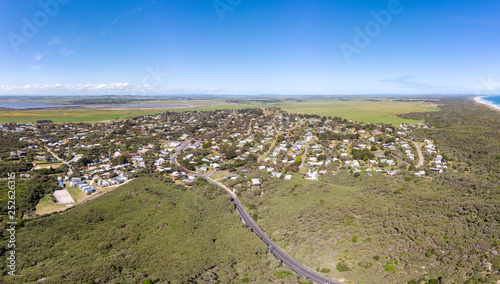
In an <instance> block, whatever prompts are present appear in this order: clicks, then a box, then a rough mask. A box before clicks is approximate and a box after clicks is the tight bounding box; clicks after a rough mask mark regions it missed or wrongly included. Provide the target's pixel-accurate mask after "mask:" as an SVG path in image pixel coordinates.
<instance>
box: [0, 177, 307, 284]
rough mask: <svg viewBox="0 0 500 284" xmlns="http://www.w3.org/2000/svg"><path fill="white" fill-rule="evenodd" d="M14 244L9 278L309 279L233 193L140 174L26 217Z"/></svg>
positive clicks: (106, 280) (50, 280) (5, 277)
mask: <svg viewBox="0 0 500 284" xmlns="http://www.w3.org/2000/svg"><path fill="white" fill-rule="evenodd" d="M16 244H17V248H16V254H17V255H18V259H17V267H16V270H17V271H16V274H17V275H18V276H16V277H12V276H10V275H6V273H7V271H8V268H6V266H5V265H6V263H5V261H6V259H5V258H4V257H2V275H3V281H5V282H8V283H10V282H16V283H27V282H33V281H36V280H39V279H44V278H45V279H46V280H45V281H44V282H42V283H62V282H64V283H140V282H144V281H145V282H148V280H152V281H153V283H230V282H231V283H242V282H260V283H262V282H269V281H272V282H274V281H285V282H286V283H297V282H298V281H299V280H301V281H304V279H303V278H300V277H298V276H297V274H295V273H293V272H292V273H291V274H290V273H289V272H291V271H290V270H289V269H287V268H286V267H283V266H281V264H280V262H279V261H277V260H276V259H275V258H274V256H272V255H271V254H270V253H269V252H268V249H267V247H266V245H265V244H264V243H263V242H262V241H261V240H260V239H259V238H258V237H257V236H256V235H255V234H253V233H252V232H251V231H250V230H249V229H248V228H247V227H246V226H245V225H244V224H243V223H242V222H241V221H240V220H239V217H238V215H237V213H236V212H235V210H234V205H233V203H232V202H231V201H230V198H229V196H227V195H226V194H225V193H223V192H222V191H221V190H220V189H218V188H215V187H213V186H212V185H209V184H207V183H203V184H201V185H198V186H196V187H193V188H189V189H186V188H185V187H184V186H178V185H174V184H172V183H164V182H160V181H159V180H156V179H151V178H139V179H136V180H134V181H132V182H130V183H128V184H126V185H124V186H122V187H120V188H118V189H116V190H115V191H113V192H110V193H108V194H106V195H105V196H102V197H100V198H97V199H95V200H93V201H90V202H88V203H86V204H84V205H82V206H78V207H75V208H73V209H71V210H69V211H66V212H64V213H55V214H52V215H50V216H43V217H40V218H37V219H34V220H29V221H26V222H24V224H23V226H22V227H21V228H19V229H18V231H17V235H16ZM4 250H5V249H4ZM2 255H5V251H2ZM280 272H281V273H280ZM283 272H285V273H283ZM283 275H285V276H286V278H285V279H281V278H280V277H283ZM0 282H2V280H1V279H0ZM285 282H284V283H285Z"/></svg>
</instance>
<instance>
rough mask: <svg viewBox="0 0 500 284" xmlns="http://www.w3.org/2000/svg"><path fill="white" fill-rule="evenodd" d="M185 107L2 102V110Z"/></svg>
mask: <svg viewBox="0 0 500 284" xmlns="http://www.w3.org/2000/svg"><path fill="white" fill-rule="evenodd" d="M83 106H85V107H131V108H138V107H184V106H189V105H147V104H130V105H127V104H119V105H58V104H49V103H23V102H0V108H10V109H30V108H49V107H83Z"/></svg>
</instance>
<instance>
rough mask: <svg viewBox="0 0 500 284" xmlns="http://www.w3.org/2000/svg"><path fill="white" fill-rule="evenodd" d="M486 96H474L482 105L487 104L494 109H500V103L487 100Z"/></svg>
mask: <svg viewBox="0 0 500 284" xmlns="http://www.w3.org/2000/svg"><path fill="white" fill-rule="evenodd" d="M484 97H485V96H478V97H474V101H475V102H476V103H479V104H482V105H485V106H487V107H489V108H490V109H493V110H496V111H500V106H499V105H496V104H494V103H493V102H490V101H487V100H484V99H483V98H484Z"/></svg>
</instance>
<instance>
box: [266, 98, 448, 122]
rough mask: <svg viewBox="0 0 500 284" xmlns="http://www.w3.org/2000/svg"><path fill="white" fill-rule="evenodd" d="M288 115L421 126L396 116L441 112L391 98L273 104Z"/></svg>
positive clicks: (421, 103)
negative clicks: (312, 115)
mask: <svg viewBox="0 0 500 284" xmlns="http://www.w3.org/2000/svg"><path fill="white" fill-rule="evenodd" d="M272 105H273V106H276V107H279V108H281V109H283V110H286V111H288V112H295V113H305V114H318V115H322V116H323V115H324V116H332V117H335V116H337V117H342V118H345V119H349V120H353V121H358V122H364V123H377V122H380V123H393V124H399V123H419V122H423V121H420V120H407V119H402V118H399V117H396V116H395V115H396V114H402V113H407V112H423V111H438V110H439V109H438V108H437V107H436V106H435V105H434V104H431V103H424V102H418V101H416V102H397V101H394V100H389V99H382V100H380V101H368V100H362V99H355V100H350V101H341V100H334V99H331V100H308V101H303V102H293V101H292V102H284V103H274V104H272Z"/></svg>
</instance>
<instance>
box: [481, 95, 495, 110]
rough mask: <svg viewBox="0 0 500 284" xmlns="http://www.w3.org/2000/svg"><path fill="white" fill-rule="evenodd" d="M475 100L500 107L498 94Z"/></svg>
mask: <svg viewBox="0 0 500 284" xmlns="http://www.w3.org/2000/svg"><path fill="white" fill-rule="evenodd" d="M477 101H478V102H480V103H483V104H487V105H489V106H492V107H494V108H497V109H500V96H490V97H480V98H478V100H477Z"/></svg>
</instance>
